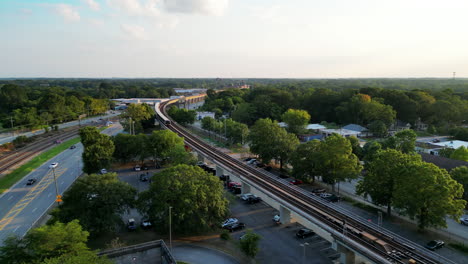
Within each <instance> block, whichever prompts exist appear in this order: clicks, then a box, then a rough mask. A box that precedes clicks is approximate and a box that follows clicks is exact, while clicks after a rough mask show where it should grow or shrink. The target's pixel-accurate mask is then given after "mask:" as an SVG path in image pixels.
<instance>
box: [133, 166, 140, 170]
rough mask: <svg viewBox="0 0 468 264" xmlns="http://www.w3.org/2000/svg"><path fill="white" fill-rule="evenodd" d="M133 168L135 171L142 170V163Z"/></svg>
mask: <svg viewBox="0 0 468 264" xmlns="http://www.w3.org/2000/svg"><path fill="white" fill-rule="evenodd" d="M133 169H134V170H135V171H141V166H140V165H136V166H135V167H134V168H133Z"/></svg>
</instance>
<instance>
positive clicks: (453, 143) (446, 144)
mask: <svg viewBox="0 0 468 264" xmlns="http://www.w3.org/2000/svg"><path fill="white" fill-rule="evenodd" d="M431 144H432V145H436V146H441V147H446V148H453V149H457V148H459V147H461V146H464V147H465V148H468V142H466V141H461V140H451V141H444V142H439V143H431Z"/></svg>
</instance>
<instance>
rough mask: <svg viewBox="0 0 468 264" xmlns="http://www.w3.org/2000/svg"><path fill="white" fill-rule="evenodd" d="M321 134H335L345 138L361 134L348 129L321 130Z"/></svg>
mask: <svg viewBox="0 0 468 264" xmlns="http://www.w3.org/2000/svg"><path fill="white" fill-rule="evenodd" d="M321 131H322V133H326V134H333V133H336V134H338V135H341V136H346V135H348V136H349V135H351V136H352V135H359V134H361V132H358V131H354V130H349V129H322V130H321Z"/></svg>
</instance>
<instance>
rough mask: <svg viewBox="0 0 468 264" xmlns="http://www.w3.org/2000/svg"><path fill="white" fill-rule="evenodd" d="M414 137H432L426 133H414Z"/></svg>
mask: <svg viewBox="0 0 468 264" xmlns="http://www.w3.org/2000/svg"><path fill="white" fill-rule="evenodd" d="M414 132H415V133H416V136H418V137H430V136H433V135H432V134H431V133H427V132H426V131H414Z"/></svg>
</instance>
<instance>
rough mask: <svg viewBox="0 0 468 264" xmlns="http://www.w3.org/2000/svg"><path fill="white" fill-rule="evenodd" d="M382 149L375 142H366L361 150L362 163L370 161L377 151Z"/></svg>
mask: <svg viewBox="0 0 468 264" xmlns="http://www.w3.org/2000/svg"><path fill="white" fill-rule="evenodd" d="M381 149H382V145H381V144H380V143H379V142H377V141H375V140H372V141H368V142H367V143H366V144H365V145H364V147H363V148H362V152H363V159H364V161H372V159H373V157H374V155H375V154H377V152H378V151H379V150H381Z"/></svg>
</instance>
